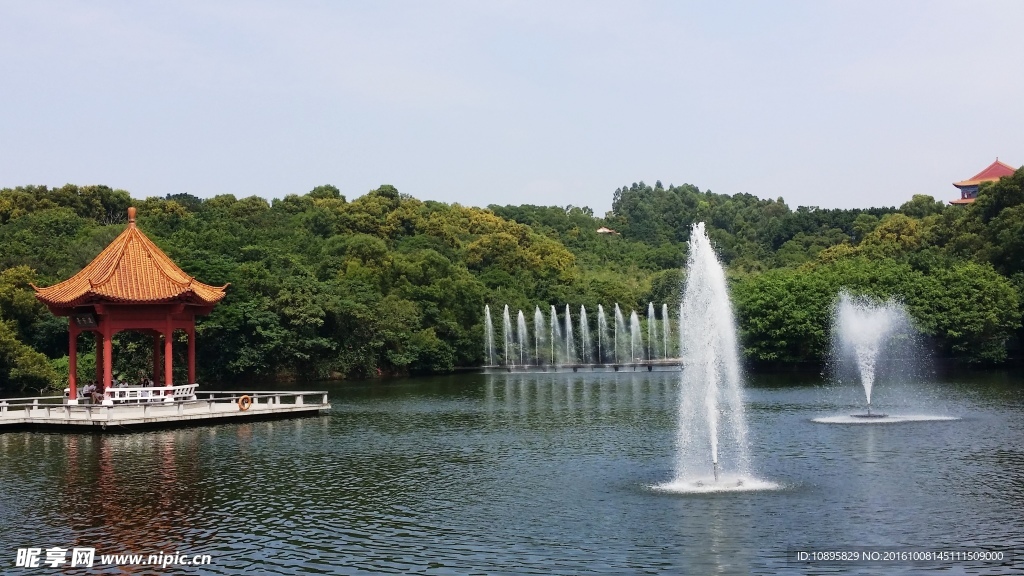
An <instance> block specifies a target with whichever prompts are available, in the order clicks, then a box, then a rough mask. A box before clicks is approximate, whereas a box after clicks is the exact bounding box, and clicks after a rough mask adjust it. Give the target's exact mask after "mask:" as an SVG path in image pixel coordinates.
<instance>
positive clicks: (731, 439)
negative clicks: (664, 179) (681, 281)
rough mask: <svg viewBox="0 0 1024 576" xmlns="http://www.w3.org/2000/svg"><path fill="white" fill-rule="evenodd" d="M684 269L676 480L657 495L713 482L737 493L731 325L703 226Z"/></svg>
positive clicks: (744, 462) (741, 454) (739, 452)
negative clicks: (681, 367) (684, 328)
mask: <svg viewBox="0 0 1024 576" xmlns="http://www.w3.org/2000/svg"><path fill="white" fill-rule="evenodd" d="M686 266H687V275H686V284H685V286H684V288H683V300H682V303H681V304H680V318H686V322H687V326H686V330H685V331H682V330H681V335H680V338H679V350H680V356H681V358H682V363H683V373H682V376H681V388H680V400H679V433H678V436H677V438H676V443H677V446H678V449H679V451H678V455H677V460H676V478H675V480H674V481H673V482H670V483H669V484H667V485H663V486H661V488H663V489H667V490H691V489H700V487H703V486H705V485H706V484H707V483H709V482H713V483H714V485H718V486H726V485H728V486H730V487H731V488H729V489H737V488H739V489H743V488H742V486H743V485H744V484H745V483H748V482H749V481H750V480H751V478H750V459H749V455H748V447H747V424H746V419H745V417H744V414H743V402H742V397H741V391H740V386H741V381H740V362H739V347H738V343H737V339H736V322H735V319H734V318H733V311H732V305H731V304H730V302H729V292H728V290H727V286H726V281H725V270H724V269H723V268H722V264H721V263H720V262H719V261H718V258H717V257H716V256H715V252H714V248H713V247H712V245H711V241H710V240H709V239H708V236H707V234H706V233H705V231H704V223H703V222H701V223H697V224H694V225H693V228H692V229H691V231H690V249H689V256H688V258H687V263H686ZM709 473H710V474H709Z"/></svg>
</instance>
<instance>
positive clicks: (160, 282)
mask: <svg viewBox="0 0 1024 576" xmlns="http://www.w3.org/2000/svg"><path fill="white" fill-rule="evenodd" d="M32 287H33V288H35V291H36V298H38V299H39V300H40V301H42V302H43V303H44V304H47V305H49V306H59V307H70V306H78V305H81V304H88V303H92V302H118V303H136V304H147V303H159V302H172V301H176V302H186V303H191V304H197V305H210V304H214V303H216V302H217V301H219V300H220V299H221V298H223V297H224V290H225V289H226V288H227V285H224V286H221V287H219V288H218V287H215V286H209V285H207V284H203V283H202V282H199V281H197V280H196V279H195V278H193V277H191V276H189V275H188V274H186V273H185V272H184V271H182V269H181V268H178V266H177V265H176V264H175V263H174V261H172V260H171V259H170V258H168V257H167V255H166V254H164V252H163V250H160V248H158V247H157V245H156V244H154V243H153V241H152V240H150V239H149V238H148V237H146V235H145V234H143V233H142V231H141V230H139V229H138V228H136V227H135V208H129V209H128V228H126V229H125V231H124V232H122V233H121V234H120V235H119V236H118V237H117V238H115V239H114V241H113V242H111V243H110V245H108V246H107V247H106V248H104V249H103V251H102V252H100V253H99V255H98V256H96V258H94V259H93V261H92V262H90V263H89V264H88V265H87V266H86V267H85V268H82V270H81V271H79V272H78V274H75V275H74V276H72V277H71V278H68V279H67V280H65V281H63V282H61V283H59V284H54V285H53V286H50V287H48V288H39V287H36V286H32Z"/></svg>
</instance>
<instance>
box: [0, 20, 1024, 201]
mask: <svg viewBox="0 0 1024 576" xmlns="http://www.w3.org/2000/svg"><path fill="white" fill-rule="evenodd" d="M1021 22H1024V2H1020V1H1016V0H1010V1H985V0H982V1H976V0H975V1H957V2H953V1H946V0H927V1H926V0H916V1H915V0H900V1H898V2H893V1H891V0H885V1H873V0H858V1H856V2H840V1H827V0H806V1H787V0H776V1H772V2H763V1H754V0H751V1H747V2H730V1H717V0H716V1H706V2H686V1H665V2H647V1H632V0H631V1H628V2H627V1H619V2H603V1H597V0H588V1H581V2H575V1H570V0H564V1H562V0H560V1H558V2H551V1H546V2H531V1H517V2H503V1H488V2H481V1H465V2H455V1H444V0H431V1H429V2H413V1H408V0H407V1H383V0H382V1H369V0H362V1H348V2H342V1H311V0H289V1H287V2H286V1H283V0H282V1H278V2H262V1H258V0H245V1H231V0H224V1H217V2H209V1H195V2H190V1H185V0H182V1H176V2H161V3H158V2H134V1H128V0H126V1H107V0H93V1H90V2H79V1H69V2H55V1H48V0H39V1H32V2H24V1H20V0H0V188H3V187H13V186H20V185H29V184H37V185H48V186H61V185H63V184H65V183H74V184H79V185H86V184H106V185H108V186H111V187H114V188H121V189H125V190H128V191H129V192H131V194H132V195H133V197H136V198H145V197H149V196H161V197H162V196H164V195H166V194H176V193H181V192H187V193H190V194H194V195H197V196H200V197H204V198H208V197H212V196H215V195H218V194H234V195H235V196H237V197H239V198H242V197H246V196H251V195H258V196H262V197H265V198H268V199H270V198H281V197H283V196H285V195H287V194H304V193H306V192H308V191H309V190H311V189H312V188H314V187H315V186H318V185H321V184H333V185H335V186H337V187H338V188H340V189H341V191H342V193H343V194H345V195H346V196H347V197H348V198H349V199H352V198H355V197H358V196H361V195H363V194H365V193H366V192H367V191H369V190H371V189H374V188H376V187H377V186H379V185H381V184H392V185H394V186H396V187H397V188H398V190H399V191H400V192H403V193H406V194H410V195H412V196H414V197H416V198H420V199H423V200H438V201H442V202H458V203H461V204H464V205H471V206H487V205H489V204H501V205H504V204H539V205H558V206H568V205H574V206H589V207H591V208H593V209H594V211H595V213H596V214H598V215H602V214H604V212H605V211H607V210H610V209H611V204H612V194H613V192H614V190H615V189H616V188H618V187H620V186H624V185H629V184H631V183H633V182H639V181H644V182H646V183H648V184H652V185H653V184H654V182H655V181H658V180H660V181H661V182H663V183H664V184H665V185H666V186H667V185H669V184H677V185H679V184H693V185H696V186H698V187H699V188H700V189H701V190H711V191H713V192H716V193H723V194H737V193H750V194H754V195H755V196H759V197H762V198H778V197H780V196H781V197H783V198H784V199H785V201H786V202H787V203H788V204H789V205H790V206H791V207H794V208H795V207H796V206H802V205H806V206H820V207H822V208H855V207H869V206H898V205H900V204H902V203H903V202H905V201H907V200H909V199H910V198H911V197H912V196H913V195H914V194H928V195H932V196H935V197H936V198H938V199H942V200H951V199H953V198H956V197H958V196H959V193H958V192H957V190H956V189H955V188H954V187H953V186H952V185H951V183H952V182H954V181H959V180H963V179H966V178H969V177H970V176H973V175H974V174H975V173H977V172H979V171H980V170H981V169H983V168H985V167H986V166H988V165H989V164H990V163H991V162H992V161H993V160H995V158H996V157H997V156H998V157H999V159H1000V160H1002V161H1004V162H1007V163H1009V164H1011V165H1012V166H1021V165H1022V164H1024V129H1022V127H1024V105H1022V104H1021V103H1022V102H1024V73H1022V71H1024V34H1022V33H1021V28H1020V23H1021Z"/></svg>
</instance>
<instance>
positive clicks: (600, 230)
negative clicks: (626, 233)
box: [597, 226, 618, 234]
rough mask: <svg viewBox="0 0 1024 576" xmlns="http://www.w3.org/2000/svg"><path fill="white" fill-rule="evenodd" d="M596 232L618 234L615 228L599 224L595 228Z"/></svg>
mask: <svg viewBox="0 0 1024 576" xmlns="http://www.w3.org/2000/svg"><path fill="white" fill-rule="evenodd" d="M597 233H598V234H618V232H616V231H615V230H612V229H611V228H605V227H604V226H601V227H600V228H598V229H597Z"/></svg>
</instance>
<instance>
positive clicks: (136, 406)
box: [0, 391, 331, 433]
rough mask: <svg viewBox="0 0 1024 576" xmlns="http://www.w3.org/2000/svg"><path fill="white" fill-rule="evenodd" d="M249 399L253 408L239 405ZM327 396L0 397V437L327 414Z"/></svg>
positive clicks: (219, 393)
mask: <svg viewBox="0 0 1024 576" xmlns="http://www.w3.org/2000/svg"><path fill="white" fill-rule="evenodd" d="M242 396H248V397H249V399H250V400H251V404H250V405H249V406H248V407H247V409H245V410H243V409H242V406H241V405H240V403H239V399H240V398H241V397H242ZM330 408H331V405H330V404H329V403H328V401H327V392H323V391H315V392H244V391H229V392H223V391H217V392H209V391H203V392H197V398H196V399H187V400H174V401H170V402H165V401H162V400H161V401H145V400H140V401H134V402H120V403H115V404H114V405H102V404H81V403H80V404H67V403H66V399H65V398H64V397H62V396H38V397H33V398H7V399H0V433H2V432H5V431H8V430H25V429H30V430H32V429H35V430H63V431H78V432H129V431H133V430H139V429H144V428H164V427H178V426H193V425H203V424H219V423H227V422H235V421H239V420H262V419H271V418H294V417H300V416H316V415H319V414H322V413H324V412H326V411H328V410H330Z"/></svg>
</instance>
